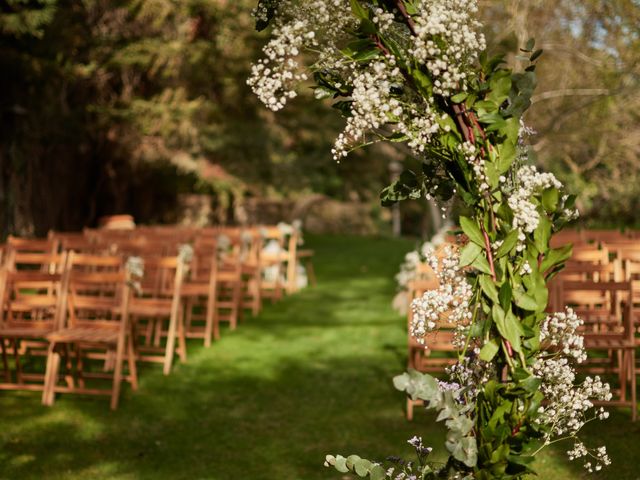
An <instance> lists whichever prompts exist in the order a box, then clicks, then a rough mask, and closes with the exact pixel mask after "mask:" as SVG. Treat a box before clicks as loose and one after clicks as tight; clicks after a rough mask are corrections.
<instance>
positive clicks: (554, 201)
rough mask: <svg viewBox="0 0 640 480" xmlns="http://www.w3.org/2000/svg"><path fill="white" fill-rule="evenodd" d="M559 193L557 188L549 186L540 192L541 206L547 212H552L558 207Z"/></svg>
mask: <svg viewBox="0 0 640 480" xmlns="http://www.w3.org/2000/svg"><path fill="white" fill-rule="evenodd" d="M559 196H560V193H559V192H558V189H557V188H554V187H549V188H547V189H545V190H544V191H543V192H542V206H543V207H544V209H545V210H546V211H547V212H548V213H553V212H555V211H556V208H558V200H559Z"/></svg>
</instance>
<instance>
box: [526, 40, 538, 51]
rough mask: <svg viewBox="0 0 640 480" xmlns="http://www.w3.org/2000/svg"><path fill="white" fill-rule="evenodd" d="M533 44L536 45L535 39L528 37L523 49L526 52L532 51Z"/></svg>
mask: <svg viewBox="0 0 640 480" xmlns="http://www.w3.org/2000/svg"><path fill="white" fill-rule="evenodd" d="M535 46H536V39H535V38H530V39H529V40H527V44H526V45H525V47H524V49H525V51H526V52H531V51H533V48H534V47H535Z"/></svg>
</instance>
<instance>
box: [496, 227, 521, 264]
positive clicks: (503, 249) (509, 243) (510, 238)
mask: <svg viewBox="0 0 640 480" xmlns="http://www.w3.org/2000/svg"><path fill="white" fill-rule="evenodd" d="M518 233H519V232H518V230H516V229H513V230H511V231H510V232H509V233H508V234H507V236H506V237H504V241H503V242H502V245H500V248H498V251H497V252H496V258H501V257H504V256H505V255H507V254H508V253H509V252H510V251H511V250H513V247H515V246H516V244H517V243H518Z"/></svg>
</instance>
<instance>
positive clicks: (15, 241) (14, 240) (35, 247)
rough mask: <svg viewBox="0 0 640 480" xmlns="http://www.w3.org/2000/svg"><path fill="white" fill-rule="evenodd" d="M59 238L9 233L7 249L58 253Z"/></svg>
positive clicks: (17, 251) (21, 251)
mask: <svg viewBox="0 0 640 480" xmlns="http://www.w3.org/2000/svg"><path fill="white" fill-rule="evenodd" d="M59 247H60V245H59V242H58V240H56V239H50V238H20V237H14V236H13V235H9V237H7V250H8V251H10V252H16V253H45V254H54V253H58V249H59Z"/></svg>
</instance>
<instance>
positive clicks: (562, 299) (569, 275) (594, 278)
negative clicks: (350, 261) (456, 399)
mask: <svg viewBox="0 0 640 480" xmlns="http://www.w3.org/2000/svg"><path fill="white" fill-rule="evenodd" d="M572 235H573V237H572ZM631 235H632V233H630V232H627V233H626V234H620V233H617V232H616V233H615V234H611V233H610V232H605V231H595V232H593V234H590V233H589V232H587V231H581V232H570V234H569V235H565V238H564V239H565V240H566V239H567V238H570V241H573V242H575V243H574V247H573V256H572V257H571V259H570V260H569V261H567V263H566V266H565V268H564V269H563V270H562V271H561V272H560V273H559V274H558V275H556V276H555V277H554V278H553V280H552V281H551V282H550V284H549V308H548V311H549V312H562V311H564V310H565V307H570V308H572V309H573V310H574V311H575V312H576V314H577V315H578V316H579V317H580V318H582V319H583V321H584V325H583V327H582V329H581V333H582V334H583V335H584V345H585V348H586V350H587V352H588V360H587V361H586V362H584V363H583V364H580V365H579V371H581V372H584V373H590V374H600V375H602V374H607V375H610V376H611V377H612V378H616V379H617V385H616V386H615V388H614V391H613V392H612V393H614V398H613V399H612V400H611V401H609V402H606V403H607V404H609V405H613V406H623V407H629V408H631V412H632V419H633V420H635V419H636V414H637V413H636V412H637V400H636V378H637V375H638V373H640V365H638V364H637V363H636V352H637V349H638V348H639V347H640V239H638V240H636V239H634V238H633V237H632V236H631ZM560 245H561V244H560V243H557V244H555V246H556V247H559V246H560ZM416 271H417V272H418V273H419V275H417V276H416V279H415V280H414V281H413V282H412V283H411V292H412V293H411V296H410V298H411V299H413V298H419V297H421V296H422V295H423V293H424V292H425V291H427V290H431V289H435V288H437V287H438V283H437V280H436V279H435V272H433V271H432V270H431V269H430V267H429V266H428V265H422V266H420V267H419V268H418V269H417V270H416ZM425 272H426V273H425ZM408 321H409V322H411V309H409V314H408ZM452 327H453V326H452V325H449V324H448V323H447V321H446V318H443V319H442V322H441V326H440V328H439V329H438V330H437V331H436V332H434V333H433V334H430V337H429V338H427V344H428V349H426V350H425V348H424V347H423V346H422V345H420V344H418V343H417V342H416V341H415V340H414V339H412V338H411V336H409V362H408V363H409V367H410V368H414V369H416V370H419V371H423V372H435V373H442V372H444V369H445V368H446V367H447V366H449V365H451V364H453V363H454V362H455V361H456V359H455V355H453V352H454V348H453V346H452V344H451V339H452V338H453V328H452ZM420 403H421V402H414V401H412V400H410V399H409V400H408V401H407V418H408V419H411V418H412V417H413V408H414V407H415V406H416V405H417V404H420Z"/></svg>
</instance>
